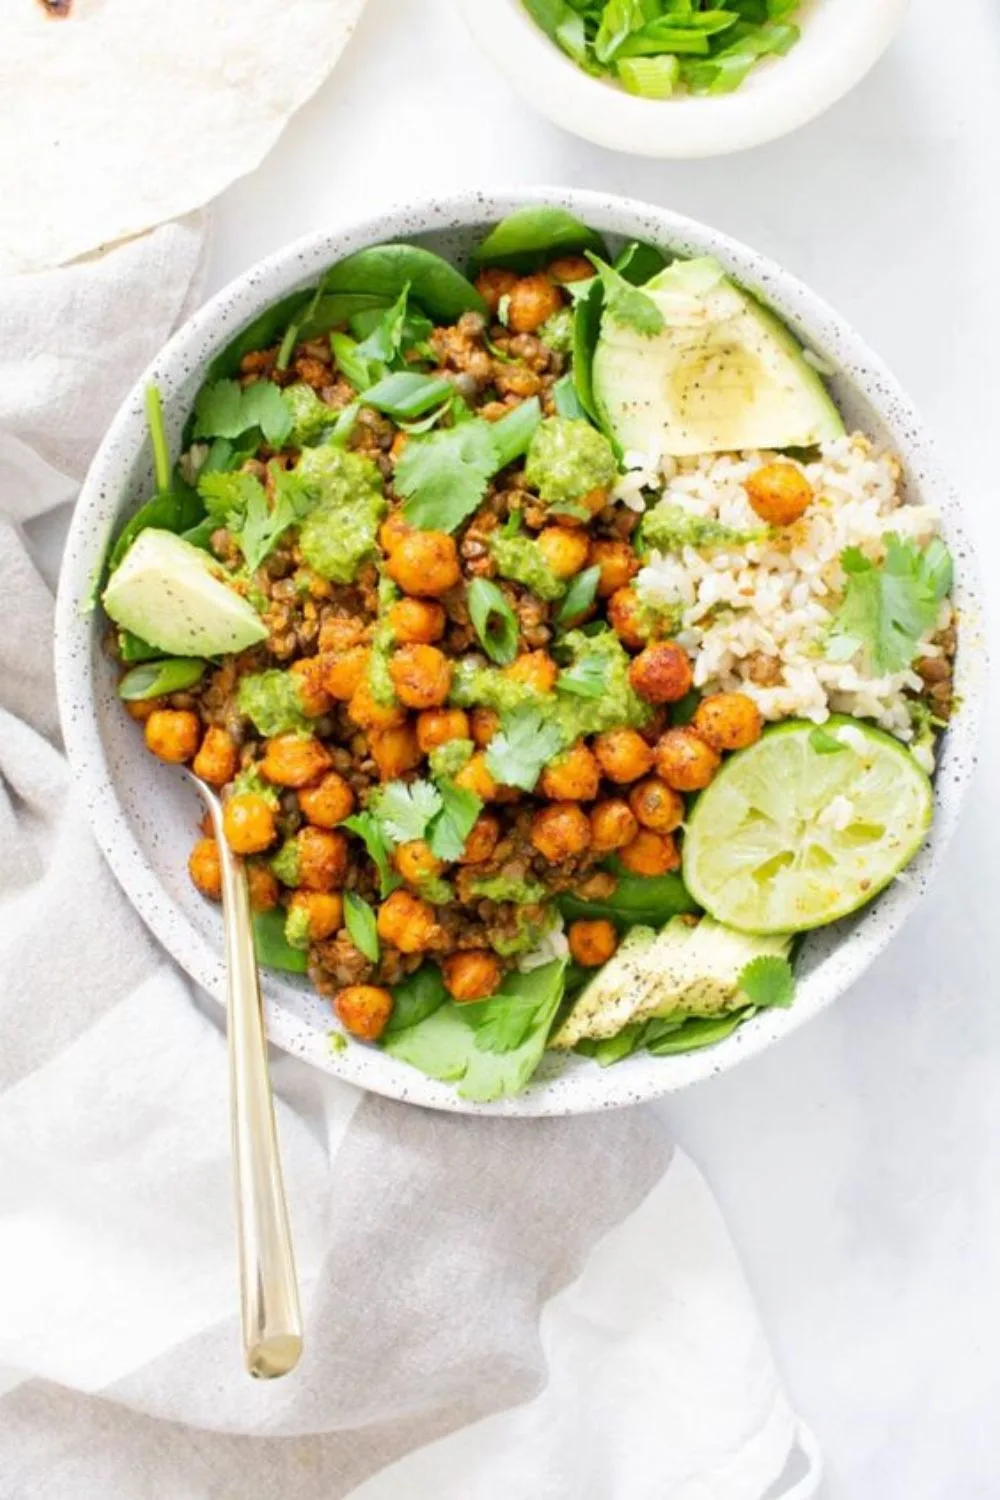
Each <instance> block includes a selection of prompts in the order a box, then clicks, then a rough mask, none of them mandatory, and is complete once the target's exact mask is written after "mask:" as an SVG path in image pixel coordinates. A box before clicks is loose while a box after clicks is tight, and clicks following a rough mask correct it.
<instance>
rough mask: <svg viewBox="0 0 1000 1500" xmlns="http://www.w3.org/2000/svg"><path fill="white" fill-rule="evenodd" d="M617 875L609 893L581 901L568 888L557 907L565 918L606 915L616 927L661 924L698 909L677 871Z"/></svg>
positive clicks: (655, 925) (659, 925)
mask: <svg viewBox="0 0 1000 1500" xmlns="http://www.w3.org/2000/svg"><path fill="white" fill-rule="evenodd" d="M617 878H618V884H617V886H616V888H615V890H614V891H613V892H612V894H611V895H610V896H606V897H603V898H601V899H600V900H596V901H582V900H581V899H580V897H579V896H575V895H574V894H573V893H572V892H571V891H566V892H564V893H563V894H562V895H561V896H560V897H559V898H558V904H559V910H560V911H561V912H562V914H563V916H564V917H566V918H567V920H573V919H575V918H577V917H588V918H594V917H607V918H608V919H609V920H610V921H612V922H614V923H615V924H616V925H617V926H619V927H636V926H640V925H644V924H648V925H649V926H651V927H662V926H663V925H664V923H666V922H669V920H670V918H671V917H676V916H677V915H678V913H679V912H696V911H697V910H698V906H697V904H696V902H695V901H694V900H692V898H691V896H690V895H689V893H688V890H687V887H686V886H685V884H684V882H683V880H682V879H681V877H680V876H679V875H628V874H618V877H617Z"/></svg>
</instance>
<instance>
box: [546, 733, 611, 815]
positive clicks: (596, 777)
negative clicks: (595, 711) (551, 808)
mask: <svg viewBox="0 0 1000 1500" xmlns="http://www.w3.org/2000/svg"><path fill="white" fill-rule="evenodd" d="M600 784H601V768H600V766H599V765H598V764H597V759H596V757H595V755H594V753H593V751H592V750H589V749H588V748H587V746H586V745H585V744H584V743H583V740H577V742H576V744H575V745H571V746H570V748H569V749H568V750H564V751H563V753H562V754H561V755H557V756H556V758H555V760H553V761H550V763H549V764H548V765H547V766H546V767H545V770H544V771H543V772H542V775H541V780H540V781H539V784H538V785H539V790H540V791H541V793H542V796H543V797H551V798H552V800H553V801H554V802H592V801H593V799H594V798H595V797H596V796H597V789H598V787H599V786H600Z"/></svg>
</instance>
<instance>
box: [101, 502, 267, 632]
mask: <svg viewBox="0 0 1000 1500" xmlns="http://www.w3.org/2000/svg"><path fill="white" fill-rule="evenodd" d="M102 602H103V604H104V609H105V613H106V614H107V615H108V616H109V618H110V619H112V620H114V622H115V624H116V625H120V626H121V627H122V629H123V630H130V631H132V632H133V634H135V635H138V636H141V637H142V639H143V640H144V641H148V642H149V644H150V645H151V646H158V647H159V648H160V650H161V651H163V652H165V653H166V654H168V655H170V656H221V655H224V654H225V653H227V652H230V651H245V650H246V648H247V647H248V646H253V645H256V643H257V642H258V641H263V640H266V639H267V626H266V625H265V624H264V622H263V620H262V619H261V618H260V616H259V615H258V614H257V611H256V610H255V609H254V608H253V607H252V605H250V604H248V603H247V601H246V599H244V598H243V596H242V595H241V594H238V593H237V592H236V590H235V589H234V588H231V587H230V585H229V584H228V583H226V582H224V581H223V575H222V569H221V568H220V567H219V565H218V563H217V562H215V560H214V559H213V558H212V557H211V556H210V554H209V553H207V552H205V551H203V550H202V548H200V547H195V546H193V545H192V543H191V542H186V541H185V540H184V539H183V537H179V536H175V535H174V533H173V532H172V531H160V530H158V529H157V528H156V527H153V526H150V527H147V529H146V530H145V531H141V532H140V533H139V535H138V536H137V537H136V539H135V541H134V542H133V543H132V545H131V547H130V548H129V549H128V551H127V552H126V554H125V556H124V557H123V558H122V560H121V562H120V564H119V565H118V567H117V568H116V569H115V571H114V573H112V575H111V579H110V581H109V583H108V586H107V588H106V589H105V590H104V595H103V600H102Z"/></svg>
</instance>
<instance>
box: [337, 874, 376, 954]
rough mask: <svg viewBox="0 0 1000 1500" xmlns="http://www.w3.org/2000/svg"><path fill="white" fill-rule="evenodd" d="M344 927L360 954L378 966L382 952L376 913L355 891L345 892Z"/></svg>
mask: <svg viewBox="0 0 1000 1500" xmlns="http://www.w3.org/2000/svg"><path fill="white" fill-rule="evenodd" d="M344 925H345V926H346V928H347V931H348V933H349V934H350V938H351V942H352V943H353V944H354V946H355V948H357V950H358V952H359V953H363V954H364V956H365V958H367V959H369V960H370V961H371V962H372V963H373V964H377V963H378V959H379V951H380V950H379V944H378V928H377V926H376V924H375V913H374V912H373V911H372V909H371V907H370V906H369V905H368V902H367V901H362V899H361V897H360V896H359V895H357V894H356V892H354V891H345V892H344Z"/></svg>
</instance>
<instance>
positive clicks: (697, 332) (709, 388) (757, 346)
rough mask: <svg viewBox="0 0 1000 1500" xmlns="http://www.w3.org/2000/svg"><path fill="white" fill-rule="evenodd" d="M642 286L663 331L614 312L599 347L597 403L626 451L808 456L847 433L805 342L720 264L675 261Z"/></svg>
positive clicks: (605, 320)
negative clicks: (802, 451) (786, 451)
mask: <svg viewBox="0 0 1000 1500" xmlns="http://www.w3.org/2000/svg"><path fill="white" fill-rule="evenodd" d="M642 290H643V292H644V293H645V295H646V296H648V297H649V298H650V299H651V300H652V301H653V302H655V304H656V306H657V308H658V309H659V311H660V313H661V314H662V316H663V327H662V328H661V330H660V332H659V333H654V334H645V333H640V332H638V331H637V330H636V329H635V328H633V327H632V326H630V325H629V324H628V323H627V322H623V321H622V320H621V319H619V318H616V317H615V316H614V314H613V311H612V312H607V313H605V315H604V318H603V321H602V324H601V332H600V335H599V338H598V341H597V347H596V349H595V351H594V363H593V385H594V398H595V401H596V404H597V407H598V410H599V414H600V417H601V419H602V422H603V423H604V424H605V425H606V426H607V428H608V430H609V431H610V432H611V433H613V435H614V437H615V439H616V440H617V442H618V444H619V446H620V447H621V449H622V450H623V451H625V452H629V451H635V452H639V453H652V454H655V455H656V456H658V457H660V456H666V455H669V456H671V457H674V458H681V457H684V456H687V455H691V454H699V453H722V452H735V451H738V450H740V449H744V448H793V447H795V448H805V447H809V446H811V445H812V444H814V443H821V442H826V441H827V440H829V439H831V438H835V437H839V436H840V435H841V434H842V433H843V431H844V425H843V422H842V421H841V418H840V414H839V413H838V411H837V408H836V407H835V406H834V404H833V401H832V400H831V398H830V396H829V395H828V393H827V391H826V388H825V386H824V385H823V381H822V380H821V378H820V376H819V375H818V373H817V372H816V370H815V369H814V368H813V367H812V365H811V364H809V362H808V360H807V359H806V358H805V356H804V354H803V352H802V349H801V347H800V345H799V344H798V342H797V341H796V340H795V338H794V337H793V336H792V334H791V333H789V331H788V329H787V328H786V327H785V326H784V324H783V323H781V322H780V321H779V319H778V318H776V317H775V315H774V314H773V313H772V312H770V311H769V310H768V309H767V308H766V307H764V306H763V305H762V304H761V303H760V302H758V301H757V300H756V299H755V298H754V297H752V296H751V295H750V293H749V292H746V291H744V290H743V288H742V287H740V286H737V284H736V283H735V282H734V281H731V280H730V279H729V278H728V277H727V276H726V274H725V272H724V271H723V269H722V267H721V266H720V265H719V263H718V262H717V261H715V260H712V259H710V258H709V257H700V258H699V259H697V260H678V261H675V262H674V263H673V264H672V265H670V266H668V267H667V268H666V269H665V270H663V271H661V272H659V274H658V275H656V276H654V277H653V278H652V280H650V281H648V282H646V284H645V286H644V287H643V288H642Z"/></svg>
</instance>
